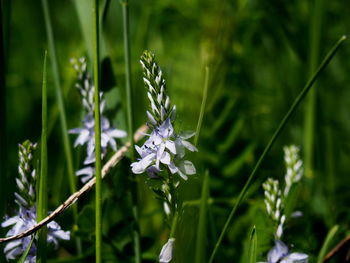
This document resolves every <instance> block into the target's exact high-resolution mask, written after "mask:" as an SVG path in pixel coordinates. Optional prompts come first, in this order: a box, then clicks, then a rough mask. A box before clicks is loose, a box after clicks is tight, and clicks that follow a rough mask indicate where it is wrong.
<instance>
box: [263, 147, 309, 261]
mask: <svg viewBox="0 0 350 263" xmlns="http://www.w3.org/2000/svg"><path fill="white" fill-rule="evenodd" d="M298 152H299V148H297V147H296V146H294V145H292V146H289V147H284V154H285V155H284V160H285V163H286V168H287V174H286V176H285V181H286V184H285V188H284V191H283V193H284V194H283V196H282V190H281V189H280V187H279V182H278V181H277V180H273V179H271V178H269V179H267V181H266V182H265V183H264V184H263V189H264V195H265V200H264V202H265V205H266V211H267V213H268V215H269V216H270V217H271V219H272V220H273V221H274V222H275V224H276V225H277V228H276V232H275V246H274V247H273V248H272V249H271V250H270V251H269V253H268V255H267V260H268V261H267V262H260V263H307V262H308V255H306V254H303V253H289V250H288V247H287V245H285V244H284V243H283V242H282V241H281V240H280V239H281V237H282V234H283V226H284V223H285V221H286V215H284V214H283V209H284V200H285V199H286V198H287V197H288V193H289V190H290V188H291V186H292V184H294V183H296V182H298V181H299V180H300V179H301V177H302V174H303V168H302V161H301V160H300V159H299V155H298ZM298 213H299V212H298Z"/></svg>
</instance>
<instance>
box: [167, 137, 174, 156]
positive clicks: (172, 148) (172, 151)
mask: <svg viewBox="0 0 350 263" xmlns="http://www.w3.org/2000/svg"><path fill="white" fill-rule="evenodd" d="M165 147H166V148H167V149H169V151H170V152H171V153H173V154H176V146H175V142H173V141H170V140H166V141H165Z"/></svg>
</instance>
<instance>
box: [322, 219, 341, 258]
mask: <svg viewBox="0 0 350 263" xmlns="http://www.w3.org/2000/svg"><path fill="white" fill-rule="evenodd" d="M338 229H339V226H337V225H335V226H333V227H332V228H331V230H329V232H328V234H327V237H326V239H325V240H324V242H323V245H322V248H321V250H320V253H319V254H318V257H317V263H322V262H323V259H324V257H325V255H326V253H327V251H328V249H329V248H330V245H331V241H332V240H333V238H334V236H335V234H336V233H337V231H338Z"/></svg>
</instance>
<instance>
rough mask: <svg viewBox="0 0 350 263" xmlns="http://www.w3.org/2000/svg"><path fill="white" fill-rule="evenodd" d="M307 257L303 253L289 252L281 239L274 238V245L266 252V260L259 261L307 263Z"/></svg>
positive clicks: (269, 262) (268, 262)
mask: <svg viewBox="0 0 350 263" xmlns="http://www.w3.org/2000/svg"><path fill="white" fill-rule="evenodd" d="M308 258H309V257H308V255H306V254H304V253H290V252H289V250H288V247H287V246H286V245H285V244H284V243H283V242H282V241H281V240H276V241H275V246H274V247H273V248H272V249H271V250H270V251H269V253H268V254H267V262H260V263H307V262H308Z"/></svg>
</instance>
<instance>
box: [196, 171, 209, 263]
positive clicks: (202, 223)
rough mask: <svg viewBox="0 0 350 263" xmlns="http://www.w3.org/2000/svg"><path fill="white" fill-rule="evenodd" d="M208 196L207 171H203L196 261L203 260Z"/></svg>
mask: <svg viewBox="0 0 350 263" xmlns="http://www.w3.org/2000/svg"><path fill="white" fill-rule="evenodd" d="M208 198H209V172H208V170H207V171H206V172H205V175H204V180H203V186H202V194H201V203H200V208H199V220H198V227H197V238H196V263H202V262H205V261H204V259H205V255H206V253H205V246H206V240H207V239H206V236H207V215H208V214H207V209H208Z"/></svg>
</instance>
